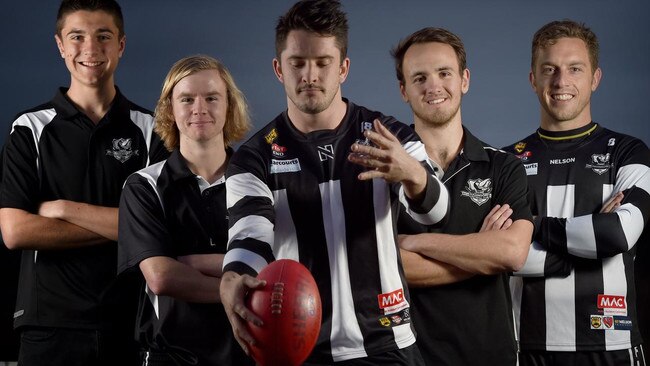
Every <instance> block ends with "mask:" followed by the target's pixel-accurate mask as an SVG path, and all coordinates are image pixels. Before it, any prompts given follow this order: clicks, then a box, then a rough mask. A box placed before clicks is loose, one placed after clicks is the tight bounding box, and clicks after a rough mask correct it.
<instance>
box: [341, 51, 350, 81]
mask: <svg viewBox="0 0 650 366" xmlns="http://www.w3.org/2000/svg"><path fill="white" fill-rule="evenodd" d="M349 72H350V58H349V57H346V58H345V59H344V60H343V62H341V66H340V67H339V82H340V83H341V84H343V82H344V81H345V79H347V77H348V73H349Z"/></svg>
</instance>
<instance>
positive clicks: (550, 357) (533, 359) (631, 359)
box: [519, 345, 646, 366]
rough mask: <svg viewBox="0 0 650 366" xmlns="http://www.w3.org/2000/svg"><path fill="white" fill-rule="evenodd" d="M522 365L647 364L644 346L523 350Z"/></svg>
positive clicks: (614, 365) (613, 365) (603, 365)
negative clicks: (617, 348)
mask: <svg viewBox="0 0 650 366" xmlns="http://www.w3.org/2000/svg"><path fill="white" fill-rule="evenodd" d="M519 365H520V366H619V365H620V366H646V363H645V356H644V354H643V347H641V346H640V345H639V346H636V347H633V348H630V349H624V350H620V351H598V352H551V351H521V352H520V353H519Z"/></svg>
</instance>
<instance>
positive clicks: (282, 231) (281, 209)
mask: <svg viewBox="0 0 650 366" xmlns="http://www.w3.org/2000/svg"><path fill="white" fill-rule="evenodd" d="M273 198H274V199H275V206H274V207H273V208H274V209H275V233H274V234H275V235H274V238H275V241H274V242H272V243H274V244H273V246H272V248H271V249H273V255H274V256H275V258H276V259H293V260H295V261H298V262H299V261H300V253H298V237H297V236H296V227H295V226H294V224H293V218H292V217H291V210H290V209H289V199H288V198H287V190H286V189H282V190H278V191H274V192H273ZM271 230H273V228H271ZM280 244H281V245H280ZM278 246H279V247H280V248H278Z"/></svg>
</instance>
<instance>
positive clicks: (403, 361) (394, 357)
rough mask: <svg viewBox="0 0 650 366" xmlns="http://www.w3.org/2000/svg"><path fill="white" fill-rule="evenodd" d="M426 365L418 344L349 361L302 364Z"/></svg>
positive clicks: (347, 365)
mask: <svg viewBox="0 0 650 366" xmlns="http://www.w3.org/2000/svg"><path fill="white" fill-rule="evenodd" d="M326 365H334V366H376V365H391V366H424V360H423V359H422V355H421V354H420V350H419V349H418V347H417V346H416V345H412V346H408V347H406V348H403V349H398V350H395V351H390V352H385V353H381V354H378V355H374V356H368V357H364V358H355V359H352V360H347V361H340V362H334V363H304V364H303V365H302V366H326Z"/></svg>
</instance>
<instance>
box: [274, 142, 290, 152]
mask: <svg viewBox="0 0 650 366" xmlns="http://www.w3.org/2000/svg"><path fill="white" fill-rule="evenodd" d="M271 150H273V151H275V152H279V153H285V152H287V148H286V147H284V146H280V145H278V144H275V143H274V144H273V145H271Z"/></svg>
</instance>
